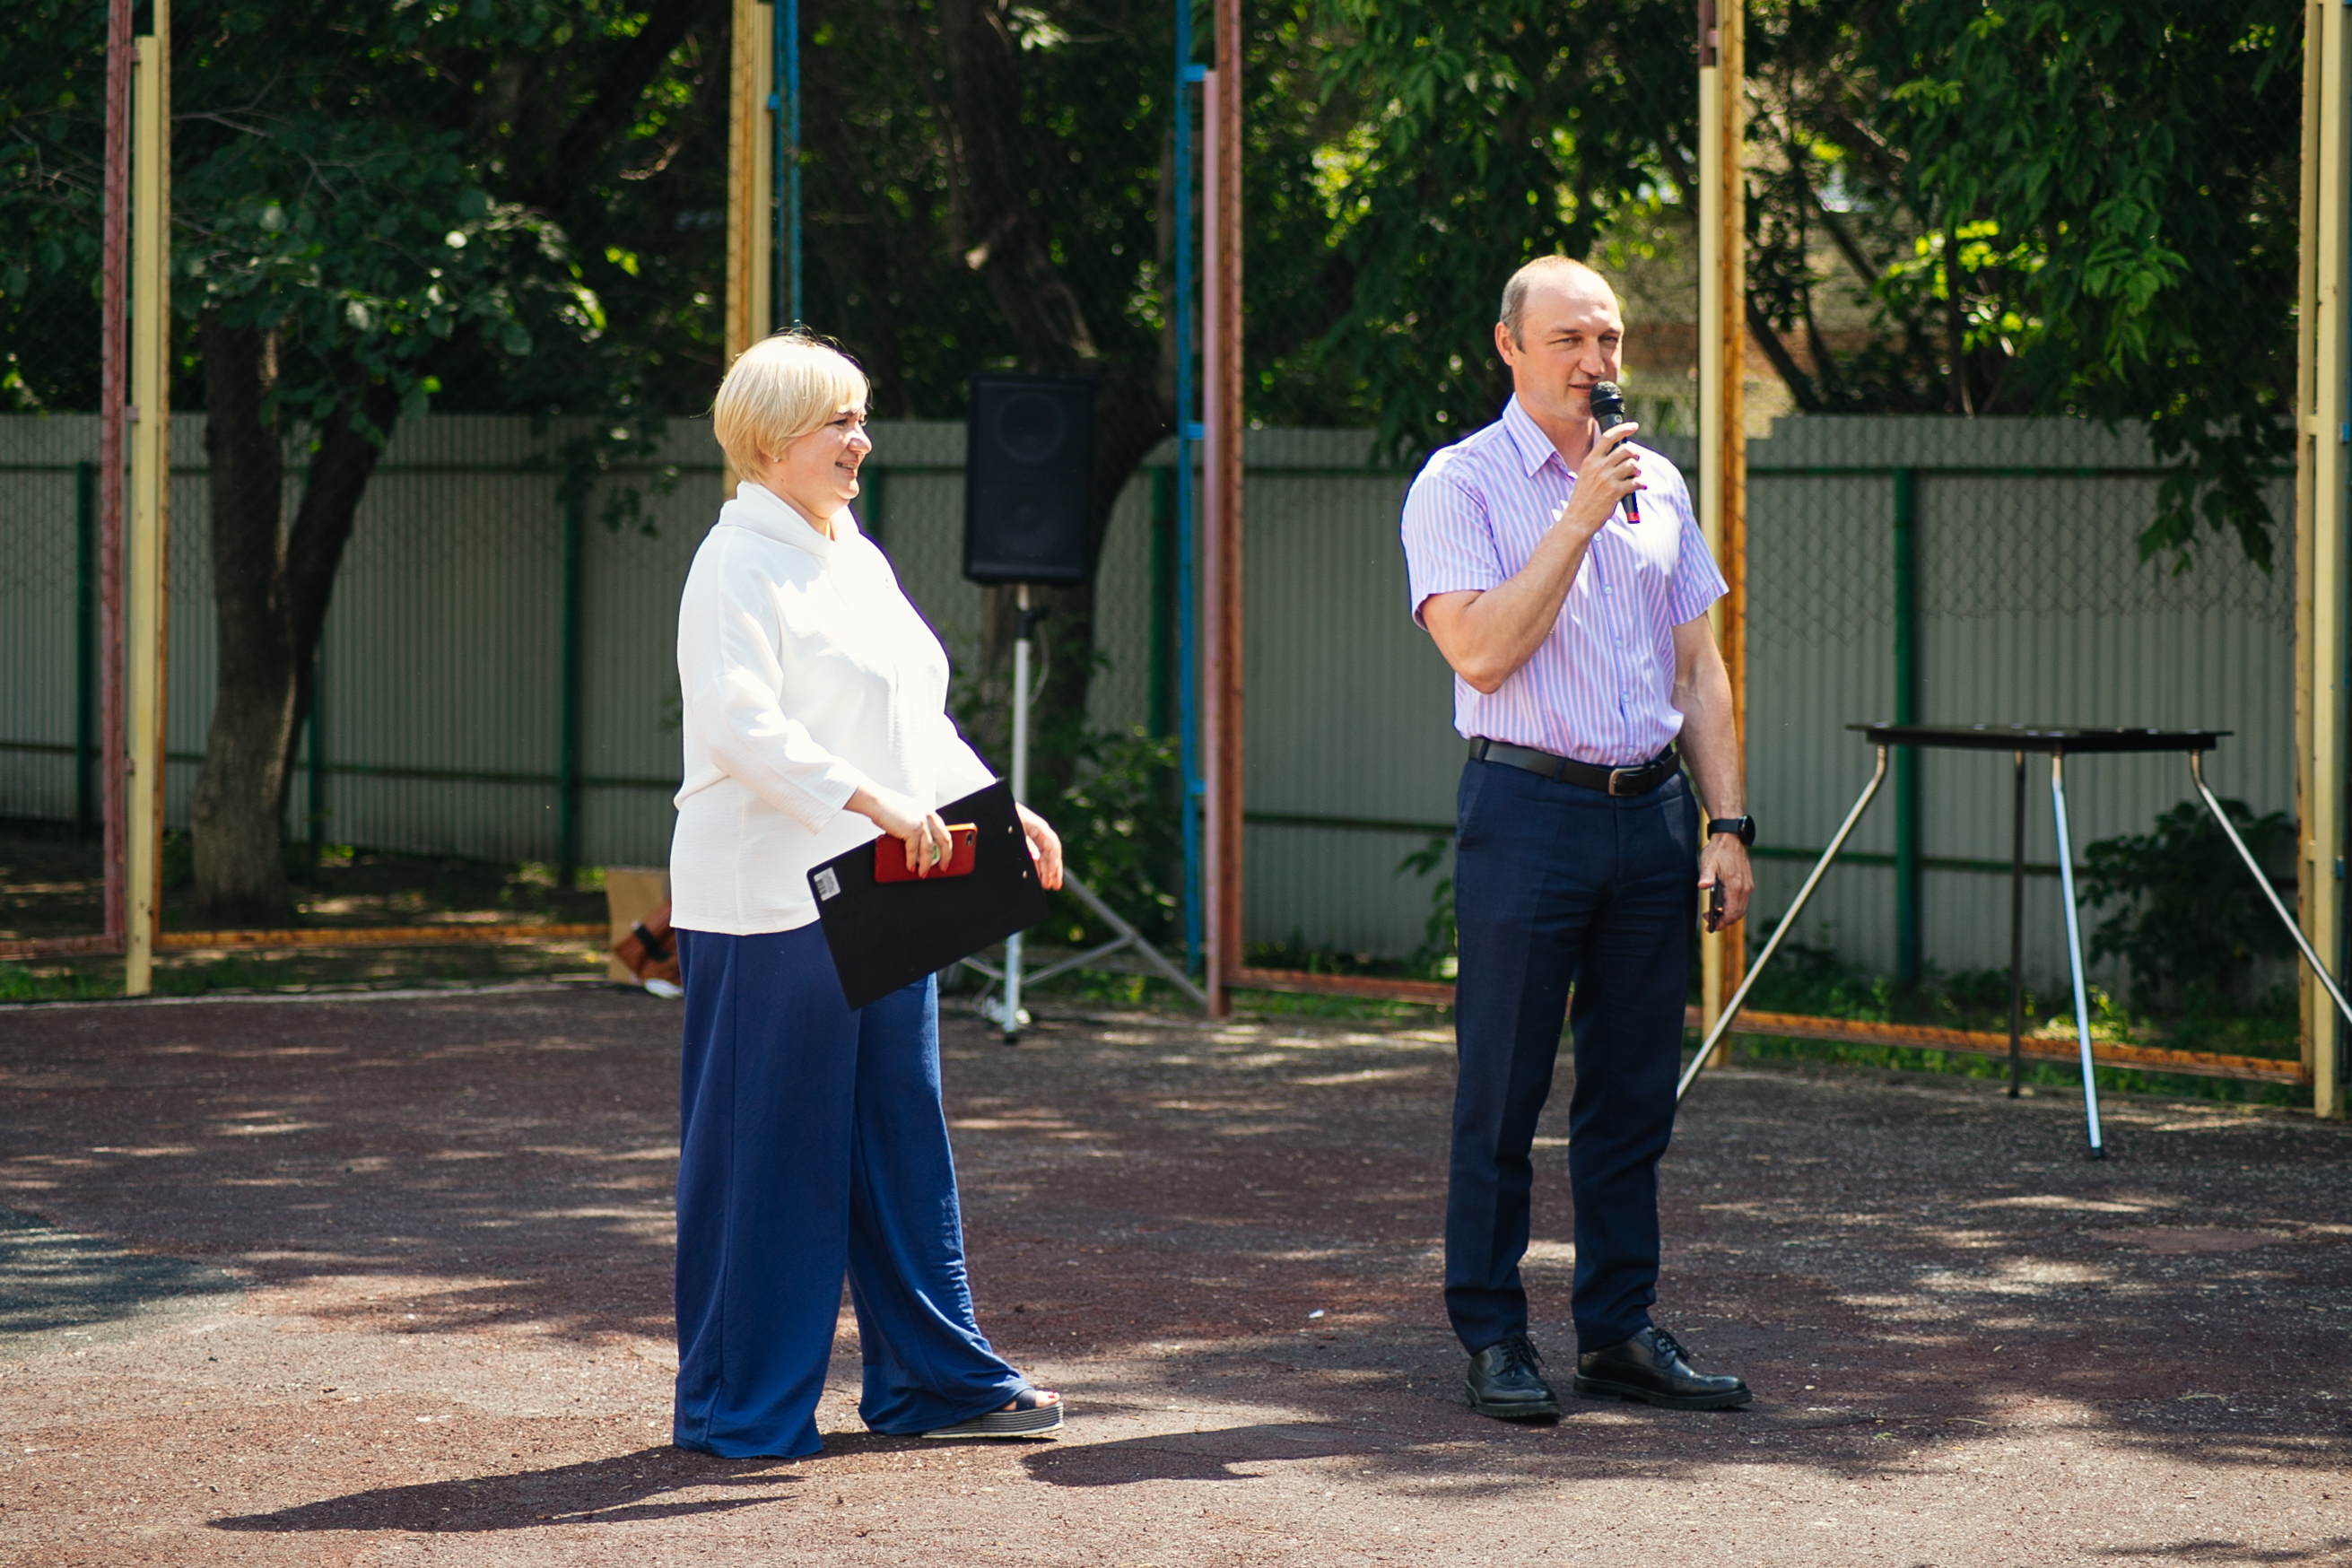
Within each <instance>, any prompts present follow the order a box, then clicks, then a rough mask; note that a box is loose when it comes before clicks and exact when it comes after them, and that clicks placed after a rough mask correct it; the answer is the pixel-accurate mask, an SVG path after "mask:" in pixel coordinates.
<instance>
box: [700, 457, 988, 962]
mask: <svg viewBox="0 0 2352 1568" xmlns="http://www.w3.org/2000/svg"><path fill="white" fill-rule="evenodd" d="M833 528H834V537H833V538H831V539H827V538H825V536H824V535H823V534H821V533H819V532H818V531H816V530H815V529H814V528H812V527H811V526H809V524H808V523H807V521H804V520H803V518H802V517H801V515H800V514H799V513H798V512H796V511H794V510H793V509H792V508H791V507H789V506H787V505H786V504H784V502H783V501H782V500H779V499H777V497H775V496H774V495H773V494H772V493H770V492H769V491H768V490H766V489H762V488H761V486H759V485H756V484H752V483H750V482H748V481H747V482H745V483H743V484H740V485H738V486H737V487H736V490H735V499H734V500H730V501H729V502H728V503H727V504H726V505H725V506H724V507H722V508H721V509H720V510H719V521H718V522H717V523H716V524H715V525H713V526H712V528H711V530H710V532H709V536H708V537H707V538H705V539H704V540H703V542H702V546H701V548H700V549H698V550H697V551H696V552H695V554H694V566H693V569H692V570H691V571H689V572H688V574H687V577H686V593H685V595H684V597H683V598H682V599H681V600H680V602H679V605H678V614H677V675H678V684H679V687H680V689H682V691H683V692H684V695H685V706H684V726H683V727H684V730H685V737H684V739H685V750H686V772H685V783H684V784H683V786H682V787H681V788H680V789H679V790H678V792H677V836H676V837H675V838H674V839H673V840H672V841H671V845H670V897H671V908H670V923H671V924H672V925H676V926H683V927H685V928H686V929H687V930H688V931H719V932H723V933H726V934H728V935H732V936H748V935H751V934H752V933H754V932H759V931H792V930H793V929H795V928H796V927H799V926H804V925H806V924H808V923H809V922H810V921H814V920H815V919H816V902H815V900H814V899H812V898H811V897H810V896H809V887H808V873H809V870H810V868H813V867H814V866H816V865H817V864H818V863H820V862H822V861H825V860H830V859H832V858H834V857H835V856H836V855H839V854H841V853H842V852H843V851H844V850H846V849H851V848H854V847H856V846H857V845H859V844H862V843H865V842H866V841H868V840H869V839H872V838H874V837H877V832H878V830H877V828H876V827H875V826H874V824H873V823H871V822H869V821H867V820H866V818H865V817H863V816H857V815H856V814H855V813H853V812H847V811H844V810H843V809H842V805H843V803H844V802H845V801H847V800H848V799H849V797H850V795H853V794H855V793H856V791H857V789H858V788H859V786H861V785H879V786H880V787H882V788H884V789H892V790H897V791H898V792H899V793H900V794H902V795H909V796H911V797H913V799H914V800H915V801H916V802H917V803H918V804H919V805H924V806H934V807H935V806H938V805H943V804H944V803H946V802H948V801H951V800H955V799H957V798H959V797H960V796H962V795H969V794H971V792H972V791H974V790H976V789H980V788H982V787H984V786H985V785H987V784H990V783H991V782H992V780H993V779H994V777H995V775H994V774H992V773H990V772H989V771H988V767H987V765H986V764H985V763H982V761H981V760H980V758H979V757H978V756H977V755H976V754H975V753H974V752H973V751H972V749H971V747H970V746H968V745H966V744H965V743H964V741H963V738H962V737H961V735H959V734H958V733H957V732H956V728H955V725H954V723H953V722H952V721H950V720H949V718H948V716H947V697H948V657H947V651H946V650H945V649H944V648H942V647H940V639H939V638H938V637H934V636H933V635H932V633H931V628H930V627H929V626H927V625H925V624H924V622H923V618H922V616H919V615H918V614H917V613H916V611H915V606H914V605H911V604H908V602H907V595H905V594H904V593H903V592H901V591H900V589H899V587H898V577H897V575H896V574H893V573H892V572H891V570H890V563H889V562H888V561H887V560H886V559H884V557H883V554H882V552H880V551H879V550H877V549H876V548H875V547H874V542H873V541H871V540H869V539H867V538H866V536H865V535H864V534H863V533H861V532H860V531H858V528H857V524H856V520H855V519H853V518H852V517H851V516H850V514H849V510H848V509H847V508H844V509H843V510H841V511H840V512H839V513H837V514H836V515H835V517H834V519H833Z"/></svg>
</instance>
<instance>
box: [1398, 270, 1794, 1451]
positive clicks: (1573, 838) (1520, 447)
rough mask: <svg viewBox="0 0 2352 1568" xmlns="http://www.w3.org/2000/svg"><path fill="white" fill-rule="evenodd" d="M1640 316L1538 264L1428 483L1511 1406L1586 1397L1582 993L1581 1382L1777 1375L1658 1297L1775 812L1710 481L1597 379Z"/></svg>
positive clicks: (1467, 1177)
mask: <svg viewBox="0 0 2352 1568" xmlns="http://www.w3.org/2000/svg"><path fill="white" fill-rule="evenodd" d="M1623 339H1624V323H1623V321H1622V318H1621V317H1620V315H1619V312H1618V308H1617V300H1616V297H1615V295H1614V294H1613V293H1612V291H1611V289H1610V288H1609V285H1608V284H1607V283H1606V282H1604V281H1603V280H1602V279H1601V275H1600V274H1599V273H1597V272H1595V271H1593V270H1592V269H1591V268H1589V267H1586V266H1585V265H1583V264H1582V263H1581V262H1576V261H1570V260H1569V259H1568V258H1565V257H1557V256H1554V257H1544V258H1538V259H1537V260H1535V261H1532V262H1529V263H1528V265H1527V266H1525V267H1523V268H1520V269H1519V270H1518V271H1517V273H1516V274H1514V275H1513V276H1512V278H1511V279H1510V282H1509V284H1508V285H1507V287H1506V288H1505V289H1504V292H1503V306H1502V320H1501V321H1498V322H1497V323H1496V327H1495V346H1496V350H1497V351H1498V352H1499V353H1501V355H1502V358H1503V361H1504V363H1507V365H1509V367H1510V370H1511V381H1512V387H1513V394H1512V397H1511V400H1510V402H1509V404H1508V405H1507V406H1506V407H1505V408H1504V411H1503V416H1502V417H1501V418H1500V419H1498V420H1497V421H1496V422H1495V423H1494V424H1492V425H1490V426H1486V428H1485V429H1483V430H1480V431H1478V432H1477V433H1476V434H1475V435H1473V436H1470V437H1467V438H1465V439H1464V440H1462V441H1459V442H1457V443H1455V444H1454V446H1451V447H1446V448H1444V450H1442V451H1440V452H1438V453H1437V454H1436V455H1435V456H1434V457H1433V458H1431V459H1430V460H1429V463H1428V465H1427V466H1426V467H1425V468H1423V469H1422V471H1421V474H1420V476H1419V477H1418V478H1417V479H1414V481H1413V484H1412V491H1411V493H1410V494H1409V495H1408V496H1407V498H1406V500H1405V505H1404V521H1403V534H1404V549H1405V561H1406V566H1407V571H1408V574H1409V576H1410V579H1411V584H1412V612H1413V618H1414V620H1415V621H1417V622H1418V623H1419V624H1420V625H1421V626H1423V627H1424V628H1426V629H1427V631H1428V632H1429V635H1430V636H1431V637H1432V638H1433V639H1434V640H1435V642H1436V644H1437V647H1438V650H1439V651H1440V652H1441V653H1443V654H1444V656H1445V661H1446V663H1448V664H1449V665H1451V666H1453V668H1454V726H1455V728H1456V729H1457V730H1459V731H1461V733H1462V734H1463V736H1464V737H1465V739H1466V740H1467V741H1468V742H1469V750H1470V760H1469V762H1468V763H1466V764H1465V767H1464V770H1463V774H1462V783H1461V787H1460V790H1459V793H1458V795H1457V799H1456V810H1457V814H1458V818H1457V820H1458V826H1457V829H1456V837H1455V840H1454V843H1455V863H1454V915H1455V921H1456V923H1457V925H1458V928H1459V931H1460V939H1461V970H1460V974H1459V977H1458V979H1457V982H1456V989H1455V1011H1454V1019H1455V1041H1456V1057H1457V1061H1458V1078H1457V1080H1456V1086H1455V1093H1454V1137H1453V1157H1452V1169H1451V1179H1450V1182H1449V1186H1448V1193H1447V1198H1446V1213H1445V1305H1446V1311H1447V1315H1448V1316H1449V1317H1450V1318H1451V1320H1452V1321H1453V1324H1454V1332H1455V1333H1456V1334H1457V1335H1458V1336H1460V1338H1461V1341H1462V1344H1463V1347H1464V1348H1465V1350H1467V1351H1468V1352H1470V1369H1469V1375H1468V1382H1467V1390H1468V1394H1469V1400H1470V1406H1471V1408H1472V1409H1473V1410H1475V1411H1477V1412H1478V1413H1479V1414H1481V1415H1494V1416H1499V1417H1502V1418H1504V1419H1507V1420H1517V1419H1528V1418H1542V1417H1551V1416H1557V1415H1559V1413H1560V1406H1559V1398H1558V1396H1557V1395H1556V1394H1555V1393H1554V1391H1553V1390H1552V1388H1551V1386H1550V1384H1549V1383H1548V1382H1547V1381H1546V1380H1545V1377H1544V1374H1543V1372H1542V1368H1541V1362H1540V1359H1539V1357H1538V1354H1537V1352H1536V1350H1535V1347H1534V1345H1533V1344H1532V1343H1531V1342H1529V1341H1528V1305H1527V1294H1526V1291H1525V1290H1524V1289H1522V1288H1521V1285H1520V1281H1519V1267H1518V1266H1519V1260H1520V1258H1522V1257H1523V1256H1524V1255H1525V1253H1526V1251H1527V1246H1528V1193H1529V1190H1530V1188H1531V1186H1532V1183H1533V1170H1532V1166H1531V1163H1530V1160H1529V1153H1530V1151H1531V1149H1532V1147H1533V1143H1534V1138H1535V1131H1536V1122H1537V1119H1538V1116H1539V1115H1540V1114H1541V1113H1542V1110H1543V1107H1544V1102H1545V1100H1546V1099H1547V1097H1548V1096H1549V1093H1550V1090H1551V1077H1552V1065H1553V1061H1554V1058H1556V1056H1557V1055H1558V1053H1559V1037H1560V1025H1561V1021H1562V1018H1563V1016H1567V1018H1568V1020H1569V1023H1570V1027H1571V1030H1572V1032H1573V1036H1574V1049H1575V1065H1576V1087H1575V1090H1574V1094H1573V1096H1572V1098H1571V1099H1570V1104H1569V1155H1568V1160H1569V1184H1570V1191H1571V1193H1572V1194H1573V1196H1574V1200H1575V1207H1576V1273H1575V1282H1574V1285H1573V1288H1572V1289H1571V1292H1570V1310H1571V1313H1572V1316H1573V1318H1574V1320H1575V1324H1576V1338H1577V1350H1578V1356H1577V1363H1576V1377H1575V1384H1574V1386H1575V1389H1576V1392H1577V1393H1579V1394H1592V1395H1600V1396H1607V1395H1612V1394H1613V1395H1617V1396H1620V1397H1622V1398H1629V1399H1639V1400H1644V1401H1647V1402H1648V1403H1650V1404H1653V1405H1666V1406H1669V1407H1674V1408H1681V1409H1719V1408H1724V1407H1727V1406H1730V1405H1745V1404H1746V1403H1748V1398H1749V1394H1748V1387H1747V1384H1744V1383H1742V1382H1741V1381H1740V1380H1739V1379H1738V1378H1737V1377H1730V1376H1721V1375H1714V1376H1710V1375H1704V1374H1701V1373H1697V1372H1695V1371H1694V1370H1692V1368H1691V1367H1690V1365H1689V1364H1688V1363H1687V1362H1685V1359H1684V1356H1683V1352H1682V1347H1681V1346H1680V1345H1678V1344H1676V1343H1675V1341H1674V1339H1673V1337H1672V1336H1671V1335H1669V1334H1667V1333H1666V1332H1665V1331H1663V1330H1661V1329H1659V1328H1657V1327H1656V1326H1654V1324H1653V1323H1652V1322H1651V1321H1650V1314H1649V1308H1650V1306H1651V1304H1652V1302H1653V1301H1654V1300H1656V1294H1657V1289H1656V1287H1657V1277H1658V1256H1659V1240H1658V1201H1657V1166H1658V1160H1659V1157H1660V1156H1661V1155H1662V1154H1664V1152H1665V1148H1666V1142H1667V1140H1668V1138H1669V1137H1670V1136H1671V1134H1672V1131H1673V1128H1674V1115H1675V1076H1676V1069H1677V1068H1678V1066H1679V1065H1680V1054H1681V1045H1682V1037H1683V1007H1684V1005H1685V994H1686V992H1687V989H1688V984H1689V953H1690V933H1691V930H1692V924H1693V922H1694V921H1696V918H1697V914H1698V900H1699V899H1700V898H1701V897H1702V896H1703V895H1705V896H1709V897H1713V896H1716V895H1719V897H1720V917H1719V922H1718V923H1719V924H1721V925H1729V924H1732V923H1734V922H1736V921H1738V920H1739V919H1740V918H1741V917H1742V916H1743V915H1745V914H1746V912H1747V909H1748V895H1749V892H1750V891H1751V889H1753V887H1754V879H1753V878H1752V876H1751V875H1750V873H1749V870H1748V850H1747V846H1748V844H1750V843H1752V842H1753V841H1754V837H1755V826H1754V823H1753V822H1752V821H1751V820H1750V819H1749V818H1748V817H1747V816H1744V815H1743V811H1744V807H1743V805H1742V804H1741V792H1740V779H1739V747H1738V736H1737V734H1736V733H1735V731H1734V730H1733V726H1732V711H1731V682H1730V679H1729V677H1728V675H1727V673H1726V671H1725V669H1724V665H1723V658H1722V655H1721V654H1720V653H1719V652H1718V651H1717V647H1716V645H1715V638H1714V637H1713V635H1712V633H1711V632H1710V630H1709V628H1708V626H1707V621H1706V611H1707V607H1708V606H1709V605H1712V604H1714V602H1715V601H1716V599H1717V598H1718V597H1720V596H1721V595H1722V594H1723V593H1724V591H1725V585H1724V581H1723V577H1722V574H1720V573H1718V572H1717V569H1716V564H1715V562H1714V559H1713V558H1712V556H1710V555H1709V553H1708V552H1707V549H1706V541H1705V540H1704V538H1703V537H1702V536H1701V535H1700V533H1699V531H1698V525H1697V522H1696V519H1695V518H1694V517H1693V515H1692V511H1691V504H1690V496H1689V492H1688V490H1687V489H1685V487H1684V484H1683V481H1682V476H1681V475H1680V474H1679V473H1678V472H1676V470H1675V467H1674V465H1673V464H1672V463H1670V462H1668V461H1667V460H1666V459H1664V458H1661V457H1659V456H1658V455H1657V454H1655V453H1654V452H1648V451H1644V450H1643V449H1641V448H1639V447H1635V446H1633V444H1632V442H1631V441H1630V440H1629V439H1628V438H1627V437H1630V436H1632V435H1633V433H1634V431H1635V429H1636V428H1637V426H1633V425H1627V424H1620V425H1618V426H1615V427H1614V428H1613V429H1611V430H1608V431H1607V432H1605V433H1603V432H1601V431H1599V430H1598V429H1597V428H1596V426H1595V422H1594V419H1593V411H1592V407H1591V393H1592V389H1593V387H1594V386H1595V385H1596V384H1600V383H1601V382H1604V381H1607V382H1614V381H1615V380H1616V378H1617V375H1618V359H1619V354H1620V352H1621V349H1622V343H1623ZM1685 768H1687V769H1688V773H1689V777H1688V781H1687V782H1685V776H1684V770H1685ZM1694 784H1695V785H1696V789H1697V792H1698V794H1699V795H1700V796H1702V797H1703V798H1704V801H1705V804H1706V809H1707V810H1708V811H1709V812H1710V813H1712V814H1713V816H1711V817H1710V818H1709V819H1708V820H1706V822H1705V824H1704V829H1703V830H1702V824H1701V819H1700V816H1699V813H1698V806H1697V803H1696V802H1694V800H1693V799H1692V793H1691V791H1692V786H1693V785H1694ZM1571 985H1573V986H1574V990H1575V1000H1574V1005H1573V1008H1572V1009H1570V1005H1569V995H1570V986H1571Z"/></svg>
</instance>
